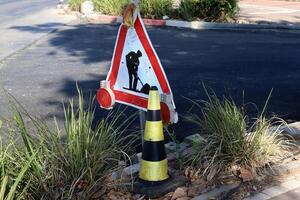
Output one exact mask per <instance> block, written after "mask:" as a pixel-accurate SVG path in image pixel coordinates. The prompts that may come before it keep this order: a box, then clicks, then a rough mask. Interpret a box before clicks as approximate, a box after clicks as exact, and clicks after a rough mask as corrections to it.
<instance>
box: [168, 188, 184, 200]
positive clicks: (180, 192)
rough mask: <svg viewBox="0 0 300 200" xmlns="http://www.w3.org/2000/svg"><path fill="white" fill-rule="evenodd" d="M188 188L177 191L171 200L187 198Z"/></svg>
mask: <svg viewBox="0 0 300 200" xmlns="http://www.w3.org/2000/svg"><path fill="white" fill-rule="evenodd" d="M187 190H188V189H187V188H186V187H179V188H177V189H176V190H175V192H174V194H173V196H172V198H171V200H175V199H178V198H180V197H186V196H187Z"/></svg>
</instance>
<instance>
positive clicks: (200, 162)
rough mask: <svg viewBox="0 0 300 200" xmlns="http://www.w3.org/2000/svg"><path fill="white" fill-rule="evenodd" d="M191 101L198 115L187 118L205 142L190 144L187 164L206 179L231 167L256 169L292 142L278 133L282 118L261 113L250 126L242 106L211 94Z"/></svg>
mask: <svg viewBox="0 0 300 200" xmlns="http://www.w3.org/2000/svg"><path fill="white" fill-rule="evenodd" d="M207 94H208V93H207ZM268 99H269V98H268ZM194 104H195V105H196V106H197V107H199V108H200V109H201V111H202V116H198V115H196V114H192V115H190V116H189V117H188V119H189V120H190V121H192V122H194V123H196V124H197V125H198V127H199V129H200V131H201V135H202V136H203V137H204V141H205V142H204V143H202V144H194V148H195V153H194V155H193V156H192V157H191V159H189V161H188V163H189V164H190V165H191V166H195V167H197V168H199V169H201V170H203V174H204V175H206V176H208V177H209V179H211V178H213V177H214V176H215V175H217V174H218V173H220V172H222V171H223V172H224V171H226V170H229V169H231V168H232V167H233V166H235V167H238V168H241V167H242V168H245V169H248V170H251V171H257V170H260V169H263V168H264V167H265V166H272V164H273V163H276V161H279V160H281V159H282V158H284V157H286V156H287V155H289V154H290V153H289V150H290V149H291V147H292V145H293V142H292V140H291V139H289V138H286V136H284V135H283V134H282V131H281V130H282V128H281V126H282V125H284V124H285V122H284V121H283V120H281V119H278V118H275V117H273V118H270V119H266V117H264V115H263V113H264V112H262V114H260V115H259V117H258V118H257V119H256V120H255V122H254V123H253V124H252V125H251V124H250V122H249V121H248V118H247V115H246V114H245V112H244V109H243V108H242V107H238V106H237V105H236V104H235V103H234V101H233V100H229V99H227V98H225V97H224V98H223V99H219V98H218V97H217V96H216V95H215V94H213V95H208V101H201V102H200V103H199V102H194ZM275 124H276V126H274V125H275ZM274 127H276V128H274Z"/></svg>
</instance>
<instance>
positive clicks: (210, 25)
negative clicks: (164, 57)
mask: <svg viewBox="0 0 300 200" xmlns="http://www.w3.org/2000/svg"><path fill="white" fill-rule="evenodd" d="M87 19H88V21H89V22H91V23H105V24H114V23H117V24H119V23H122V20H123V18H122V17H120V16H109V15H101V14H97V13H95V14H91V15H89V16H87ZM143 21H144V23H145V25H148V26H169V27H177V28H188V29H194V30H269V31H272V30H273V31H274V30H300V25H286V24H230V23H215V22H201V21H192V22H188V21H182V20H173V19H170V20H164V19H143Z"/></svg>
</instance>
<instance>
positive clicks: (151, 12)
mask: <svg viewBox="0 0 300 200" xmlns="http://www.w3.org/2000/svg"><path fill="white" fill-rule="evenodd" d="M140 8H141V15H142V16H143V17H145V18H162V17H163V16H165V15H167V16H168V15H169V14H170V13H171V10H172V0H141V4H140Z"/></svg>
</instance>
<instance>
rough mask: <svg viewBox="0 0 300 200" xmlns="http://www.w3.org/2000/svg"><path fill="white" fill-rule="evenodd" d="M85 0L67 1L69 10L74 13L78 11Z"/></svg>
mask: <svg viewBox="0 0 300 200" xmlns="http://www.w3.org/2000/svg"><path fill="white" fill-rule="evenodd" d="M84 1H85V0H68V4H69V8H70V9H71V10H74V11H80V7H81V4H82V3H83V2H84Z"/></svg>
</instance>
